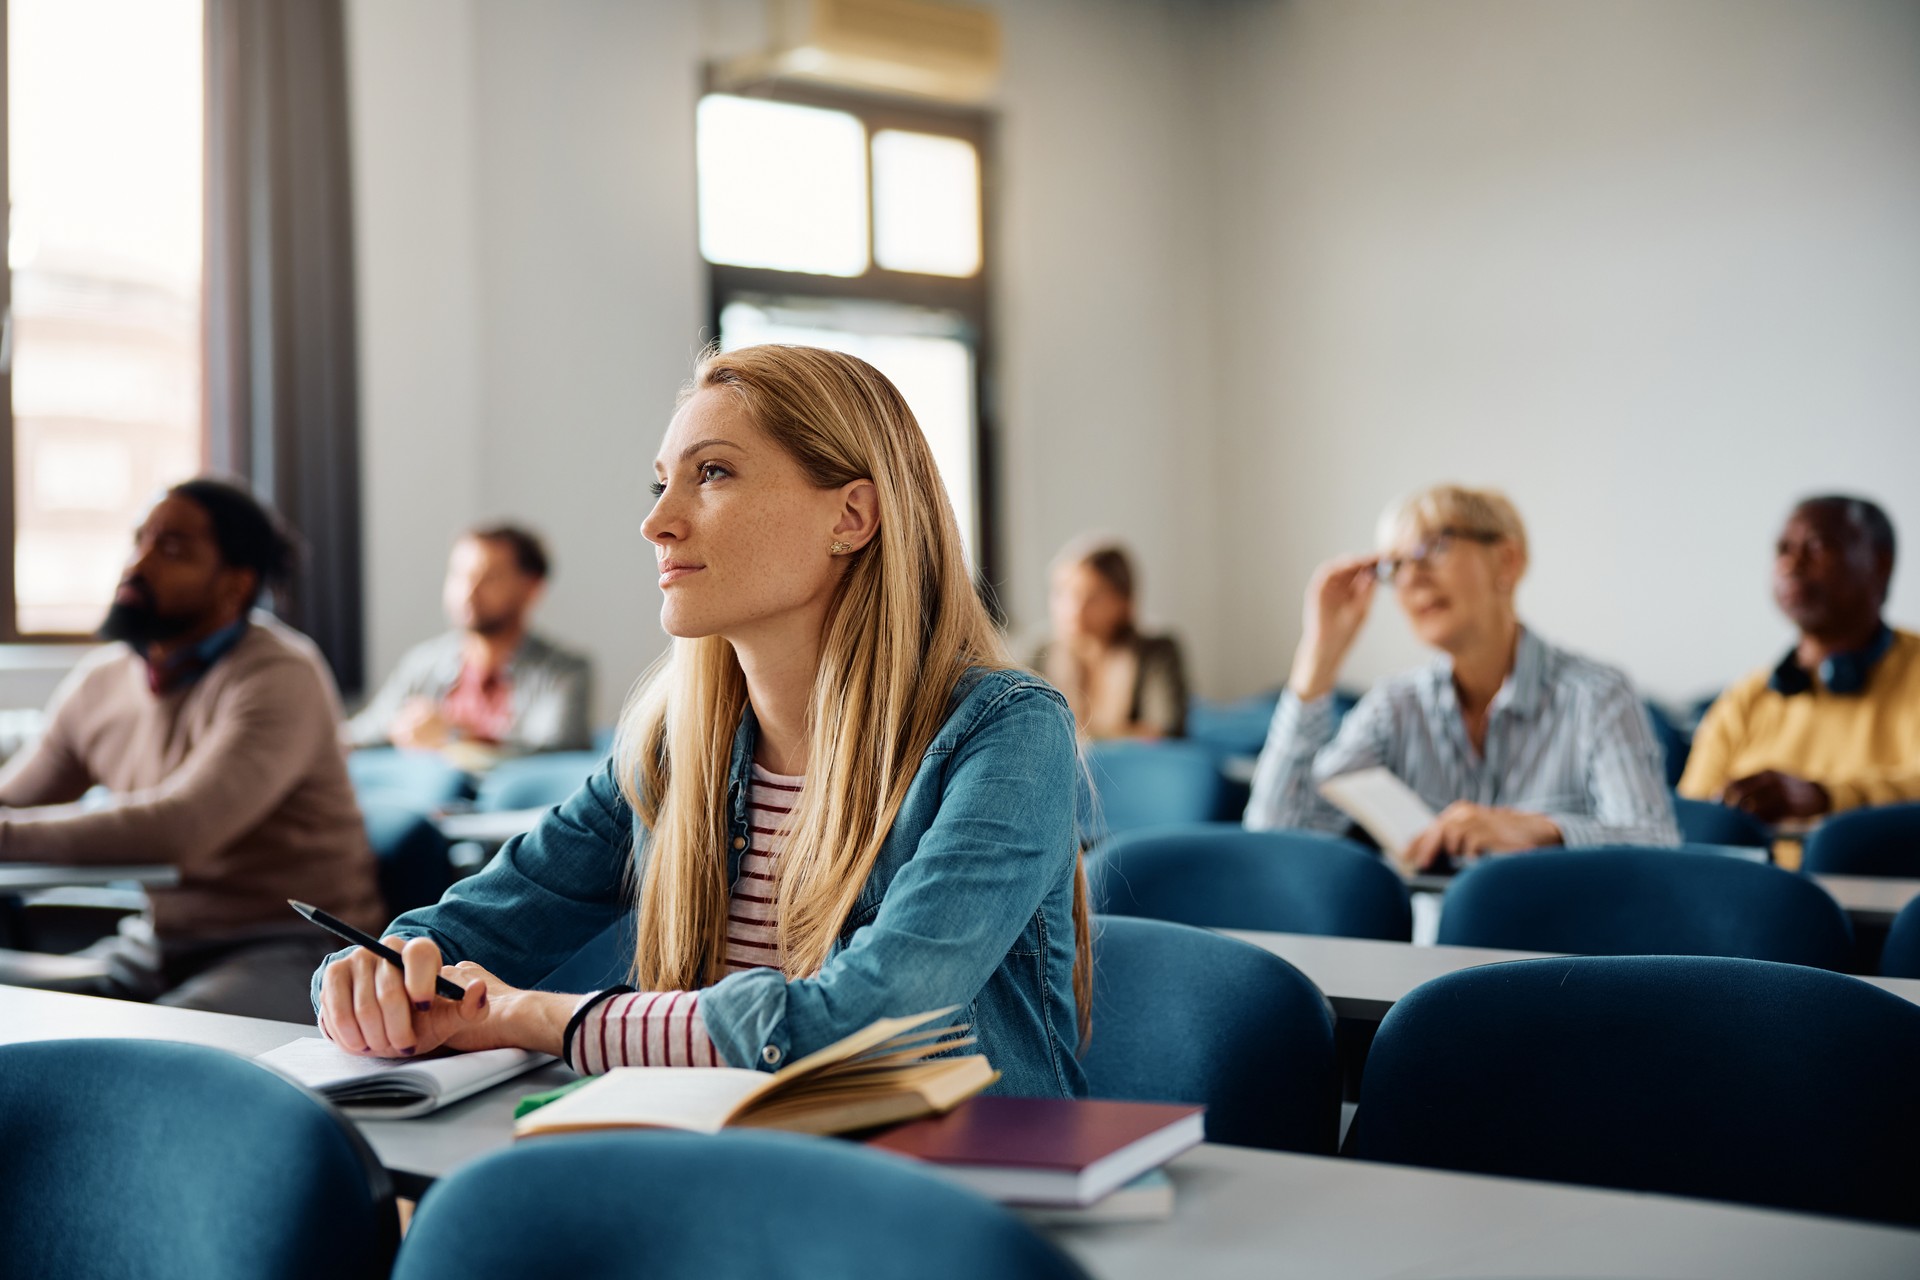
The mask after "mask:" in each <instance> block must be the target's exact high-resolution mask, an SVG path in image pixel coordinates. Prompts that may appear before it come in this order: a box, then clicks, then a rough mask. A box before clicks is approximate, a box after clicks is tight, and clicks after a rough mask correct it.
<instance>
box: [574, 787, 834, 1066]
mask: <svg viewBox="0 0 1920 1280" xmlns="http://www.w3.org/2000/svg"><path fill="white" fill-rule="evenodd" d="M803 781H804V779H803V778H795V777H787V776H785V775H782V774H777V773H769V772H767V771H766V770H765V769H762V768H761V767H760V766H759V765H754V766H753V785H752V786H751V787H750V788H749V789H748V792H747V831H748V834H747V837H746V838H747V845H746V848H744V849H743V850H742V851H741V854H740V875H739V877H738V878H737V879H735V880H734V882H733V891H732V893H731V895H730V896H729V898H728V900H727V952H726V964H727V972H728V973H730V974H731V973H741V972H744V971H745V970H748V969H770V968H778V967H779V965H780V948H779V941H778V924H779V917H778V916H777V915H776V914H775V905H774V885H775V883H776V880H775V872H774V867H775V865H776V863H777V861H778V859H779V857H780V854H781V853H782V852H784V851H785V849H786V845H787V838H786V835H785V834H784V833H785V831H786V829H787V826H788V825H789V823H790V822H791V820H792V814H793V808H794V805H795V803H796V802H797V801H798V799H799V796H800V786H801V783H802V782H803ZM596 1000H597V1001H599V1003H598V1004H594V1005H593V1007H592V1008H590V1009H588V1011H587V1014H586V1016H585V1017H584V1018H583V1019H581V1021H580V1025H579V1026H578V1028H576V1029H575V1031H574V1035H573V1042H572V1044H571V1045H569V1046H568V1053H567V1065H568V1066H570V1067H572V1068H573V1069H574V1070H575V1071H579V1072H582V1073H586V1074H592V1073H596V1072H601V1071H607V1070H610V1069H611V1068H613V1067H723V1066H727V1065H728V1064H727V1063H725V1062H722V1061H721V1060H720V1054H719V1052H718V1051H717V1050H715V1048H714V1047H713V1041H712V1040H711V1039H710V1038H708V1036H707V1024H706V1022H705V1021H704V1020H703V1019H702V1018H701V1017H700V993H699V992H697V991H629V992H622V993H620V994H617V995H613V996H605V994H604V993H603V992H595V993H593V994H592V995H589V996H587V997H586V998H585V999H584V1000H582V1001H581V1005H582V1006H586V1005H588V1004H589V1003H591V1002H593V1001H596Z"/></svg>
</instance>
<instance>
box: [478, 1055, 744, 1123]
mask: <svg viewBox="0 0 1920 1280" xmlns="http://www.w3.org/2000/svg"><path fill="white" fill-rule="evenodd" d="M774 1079H775V1077H773V1076H770V1075H767V1074H766V1073H764V1072H760V1071H744V1070H741V1069H740V1068H738V1067H615V1068H614V1069H613V1070H611V1071H609V1072H607V1073H606V1074H605V1075H603V1076H601V1077H600V1078H599V1079H598V1080H595V1081H594V1082H593V1083H592V1084H589V1085H587V1086H585V1087H584V1088H580V1089H576V1090H574V1091H573V1092H572V1093H569V1094H568V1095H567V1096H566V1097H564V1098H561V1099H560V1100H559V1101H557V1102H550V1103H548V1104H547V1105H546V1106H544V1107H542V1108H540V1109H539V1110H538V1111H535V1112H533V1113H531V1114H529V1115H528V1116H527V1117H526V1118H525V1119H523V1120H521V1121H520V1123H519V1124H517V1125H515V1126H514V1132H515V1133H516V1134H530V1133H550V1132H560V1131H563V1130H567V1129H615V1128H625V1127H629V1126H638V1127H642V1128H655V1129H690V1130H693V1131H694V1132H696V1133H718V1132H720V1130H721V1129H723V1128H725V1127H726V1123H727V1119H728V1117H729V1116H731V1115H732V1114H733V1112H734V1109H735V1108H736V1107H739V1106H740V1105H741V1104H742V1103H743V1102H745V1101H746V1100H747V1099H749V1098H751V1097H753V1096H755V1095H756V1094H759V1093H761V1092H764V1091H765V1090H767V1089H770V1088H772V1087H773V1082H774Z"/></svg>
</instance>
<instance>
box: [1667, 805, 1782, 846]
mask: <svg viewBox="0 0 1920 1280" xmlns="http://www.w3.org/2000/svg"><path fill="white" fill-rule="evenodd" d="M1673 817H1674V821H1676V822H1678V823H1679V824H1680V838H1681V839H1682V840H1684V841H1686V842H1687V843H1688V844H1717V845H1728V846H1738V847H1740V848H1743V849H1767V848H1771V847H1772V845H1773V838H1772V837H1771V836H1770V835H1769V834H1768V833H1767V829H1766V827H1764V826H1762V825H1761V823H1760V820H1759V819H1758V818H1756V817H1754V816H1753V815H1752V814H1750V813H1746V812H1743V811H1742V810H1739V809H1733V808H1729V807H1728V806H1726V805H1724V804H1715V803H1714V802H1713V801H1711V800H1688V799H1686V798H1685V797H1684V796H1675V797H1673Z"/></svg>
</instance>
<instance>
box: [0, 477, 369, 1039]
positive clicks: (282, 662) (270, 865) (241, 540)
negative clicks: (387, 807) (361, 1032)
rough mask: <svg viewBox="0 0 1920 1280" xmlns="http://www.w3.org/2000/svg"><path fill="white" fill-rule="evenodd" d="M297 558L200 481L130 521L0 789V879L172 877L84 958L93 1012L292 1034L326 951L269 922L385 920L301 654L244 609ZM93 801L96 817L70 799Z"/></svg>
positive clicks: (285, 542)
mask: <svg viewBox="0 0 1920 1280" xmlns="http://www.w3.org/2000/svg"><path fill="white" fill-rule="evenodd" d="M293 560H294V543H293V540H292V538H291V536H290V535H289V534H288V533H287V532H286V530H285V529H284V528H283V526H282V525H281V523H280V521H279V519H278V517H277V516H276V515H275V514H274V513H273V512H272V511H271V510H269V509H268V508H267V507H266V506H264V505H263V504H262V503H260V502H259V501H258V500H257V499H255V498H254V497H253V495H252V494H250V493H248V492H247V491H246V490H245V489H242V488H240V487H239V486H237V485H234V484H230V483H228V482H226V481H223V480H217V479H210V478H202V479H196V480H189V481H187V482H185V483H184V484H178V485H175V486H174V487H173V488H171V489H169V490H167V491H166V493H164V494H163V495H162V496H161V497H160V499H159V501H157V502H156V503H155V504H154V506H153V507H152V509H151V510H149V511H148V512H147V514H146V517H145V519H143V520H142V521H141V523H140V527H139V529H138V530H136V531H135V533H134V541H133V549H132V552H131V554H130V556H129V558H128V560H127V566H126V570H125V572H124V574H123V575H122V577H121V580H120V585H119V589H118V590H117V591H116V592H115V593H114V597H113V604H112V607H111V608H110V609H109V610H108V613H107V617H106V621H105V622H104V623H102V624H101V627H100V636H101V638H102V639H105V640H108V641H110V642H111V643H109V644H108V645H106V646H105V647H104V648H101V649H98V650H96V651H95V652H93V653H91V654H89V655H88V656H87V657H86V658H84V659H82V660H81V662H80V664H79V665H78V666H77V667H75V668H74V671H73V673H72V674H71V675H70V676H69V677H68V678H67V679H66V681H65V682H64V683H63V684H62V685H61V687H60V689H59V691H58V692H57V693H56V694H55V695H54V699H53V705H52V707H51V708H50V710H49V716H48V724H47V729H46V732H45V734H44V735H43V736H42V737H41V738H40V740H39V741H38V742H37V743H35V744H34V745H32V746H31V747H29V748H27V749H26V750H24V751H22V752H21V753H20V754H19V755H17V756H16V757H14V759H13V760H11V761H9V762H8V764H7V766H6V768H5V769H3V770H0V806H4V808H0V860H8V861H16V862H18V861H26V862H53V863H96V864H98V863H109V864H111V863H121V864H127V863H136V864H138V863H168V864H171V865H173V866H175V867H177V868H179V871H180V882H179V884H178V885H177V886H176V887H172V888H156V889H154V890H152V891H151V893H150V894H149V898H150V903H151V907H150V911H149V912H148V913H147V914H145V915H142V916H137V917H133V918H130V919H128V920H126V921H123V922H122V924H121V931H120V933H119V934H118V935H116V936H114V937H111V938H108V939H106V940H105V941H103V942H102V943H100V944H98V945H97V946H96V947H95V948H93V953H94V954H96V955H100V956H104V957H106V958H107V959H108V961H109V967H110V974H109V976H108V978H107V979H106V980H104V981H103V982H102V983H101V984H100V985H99V988H98V990H97V991H96V992H95V994H99V995H111V996H119V997H124V998H129V999H138V1000H153V1001H157V1002H159V1003H162V1004H169V1005H176V1006H179V1007H182V1008H190V1009H209V1010H214V1011H216V1012H222V1013H238V1014H246V1015H250V1016H253V1017H262V1018H279V1019H287V1020H305V1018H306V1017H307V1016H308V1004H307V978H308V976H309V975H310V974H311V973H312V971H313V967H314V965H316V964H317V963H319V959H320V957H322V956H324V955H325V954H326V953H327V952H328V951H329V950H330V949H331V947H332V944H331V942H330V940H329V939H328V938H327V937H326V936H325V935H323V934H320V933H319V931H318V930H316V929H314V928H313V927H312V926H311V925H308V924H307V923H306V922H305V921H303V920H300V919H299V918H298V917H296V916H294V915H293V913H292V912H290V911H289V910H288V909H287V899H288V898H300V899H303V900H305V901H309V902H313V903H315V904H317V905H320V906H322V907H324V908H326V910H328V911H331V912H333V913H334V914H335V915H337V916H340V917H341V918H342V919H345V920H348V921H351V922H353V923H355V924H358V925H360V926H361V927H363V928H374V927H377V926H378V925H379V924H380V922H381V921H382V920H384V919H385V918H386V917H385V909H384V907H383V906H382V904H381V901H380V894H379V890H378V888H377V885H376V881H375V876H374V861H373V854H372V852H371V850H370V849H369V848H368V845H367V836H366V830H365V827H364V825H363V824H362V822H361V819H360V810H359V807H358V805H357V804H356V803H355V801H354V795H353V787H352V784H351V783H350V782H349V781H348V778H347V769H346V759H345V756H344V754H343V753H342V752H341V749H340V741H339V733H340V696H339V693H338V692H337V690H336V689H335V687H334V683H333V676H332V674H331V673H330V672H329V671H328V669H327V665H326V663H325V661H324V660H323V659H322V658H321V656H320V653H319V651H318V650H317V649H316V648H315V647H314V645H313V642H312V641H310V640H308V639H307V638H306V637H305V636H303V635H301V634H300V633H298V632H297V631H294V630H292V629H291V628H289V627H286V626H283V625H282V624H280V623H279V622H276V621H275V620H274V619H272V618H271V617H269V616H267V615H266V614H264V613H255V612H254V611H253V606H254V604H255V603H256V602H257V601H258V600H259V598H260V595H261V592H262V591H263V590H264V589H265V588H266V587H268V586H270V585H275V584H278V583H282V582H284V581H285V579H286V578H287V577H288V575H289V574H290V572H291V569H292V566H293ZM95 787H99V788H104V790H105V792H106V793H107V794H106V795H105V797H104V798H103V799H96V798H95V797H88V800H87V802H86V803H80V801H81V797H82V796H83V795H86V793H87V792H88V791H89V790H91V789H93V788H95Z"/></svg>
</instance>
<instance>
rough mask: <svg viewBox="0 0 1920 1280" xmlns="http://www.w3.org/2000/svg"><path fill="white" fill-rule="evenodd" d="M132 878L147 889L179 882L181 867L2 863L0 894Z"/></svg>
mask: <svg viewBox="0 0 1920 1280" xmlns="http://www.w3.org/2000/svg"><path fill="white" fill-rule="evenodd" d="M125 881H133V882H134V883H136V884H141V885H145V886H146V887H147V888H150V889H156V888H165V887H167V886H169V885H176V884H179V883H180V869H179V868H178V867H160V866H155V867H76V866H63V865H58V864H53V863H39V862H0V893H31V892H33V891H35V890H38V889H65V888H69V887H72V886H76V885H84V886H88V887H92V886H97V885H106V884H117V883H122V882H125Z"/></svg>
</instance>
